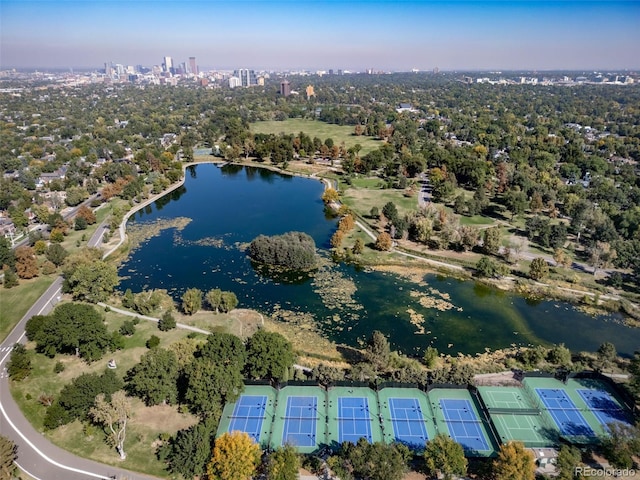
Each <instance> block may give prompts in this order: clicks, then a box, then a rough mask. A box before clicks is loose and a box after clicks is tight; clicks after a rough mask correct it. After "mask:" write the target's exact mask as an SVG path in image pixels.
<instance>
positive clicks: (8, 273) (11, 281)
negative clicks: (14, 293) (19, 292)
mask: <svg viewBox="0 0 640 480" xmlns="http://www.w3.org/2000/svg"><path fill="white" fill-rule="evenodd" d="M2 273H3V274H4V280H3V282H2V286H3V287H4V288H13V287H17V286H18V275H16V272H14V271H13V270H12V269H11V268H9V267H8V266H6V265H5V266H4V268H3V269H2Z"/></svg>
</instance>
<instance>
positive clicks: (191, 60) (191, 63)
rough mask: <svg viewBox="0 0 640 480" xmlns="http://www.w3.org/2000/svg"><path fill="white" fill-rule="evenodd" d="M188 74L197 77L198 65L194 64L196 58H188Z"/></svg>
mask: <svg viewBox="0 0 640 480" xmlns="http://www.w3.org/2000/svg"><path fill="white" fill-rule="evenodd" d="M189 73H193V74H194V75H198V65H197V64H196V57H189Z"/></svg>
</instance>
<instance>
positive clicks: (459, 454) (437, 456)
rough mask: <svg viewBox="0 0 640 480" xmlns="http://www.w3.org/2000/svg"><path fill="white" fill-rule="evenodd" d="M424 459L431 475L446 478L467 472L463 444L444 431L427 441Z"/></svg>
mask: <svg viewBox="0 0 640 480" xmlns="http://www.w3.org/2000/svg"><path fill="white" fill-rule="evenodd" d="M424 461H425V465H426V467H427V472H428V473H429V474H430V475H433V476H438V478H444V479H445V480H450V479H451V478H453V476H454V475H466V473H467V459H466V458H465V456H464V449H463V448H462V445H460V444H459V443H457V442H456V441H455V440H453V439H452V438H450V437H448V436H447V435H445V434H442V433H439V434H438V435H436V436H435V437H434V438H433V440H429V441H428V442H427V444H426V446H425V449H424Z"/></svg>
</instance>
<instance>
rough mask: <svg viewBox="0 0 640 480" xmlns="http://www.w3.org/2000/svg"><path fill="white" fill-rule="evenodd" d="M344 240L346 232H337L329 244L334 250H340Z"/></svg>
mask: <svg viewBox="0 0 640 480" xmlns="http://www.w3.org/2000/svg"><path fill="white" fill-rule="evenodd" d="M343 239H344V232H343V231H342V230H336V231H335V233H334V234H333V235H332V236H331V240H330V241H329V244H330V245H331V248H333V249H339V248H340V247H341V246H342V240H343Z"/></svg>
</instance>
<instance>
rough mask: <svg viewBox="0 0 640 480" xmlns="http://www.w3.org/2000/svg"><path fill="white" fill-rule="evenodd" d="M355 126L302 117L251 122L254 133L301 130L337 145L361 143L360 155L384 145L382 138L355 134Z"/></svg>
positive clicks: (295, 131)
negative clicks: (375, 138)
mask: <svg viewBox="0 0 640 480" xmlns="http://www.w3.org/2000/svg"><path fill="white" fill-rule="evenodd" d="M353 128H354V127H353V126H350V125H345V126H340V125H333V124H330V123H325V122H320V121H316V120H303V119H300V118H290V119H287V120H283V121H276V120H271V121H266V122H256V123H252V124H251V131H252V132H253V133H267V134H269V133H271V134H274V135H278V134H280V133H285V134H287V135H289V134H293V135H297V134H298V133H300V132H304V133H306V134H307V135H309V136H310V137H311V138H313V137H318V138H319V139H320V140H322V141H323V142H324V141H325V140H326V139H327V138H331V139H333V142H334V143H335V144H336V145H340V144H341V143H342V142H344V144H345V145H346V147H347V148H349V147H353V146H354V145H355V144H356V143H359V144H360V145H361V146H362V150H360V155H366V154H367V153H369V152H371V151H372V150H376V149H377V148H378V147H379V146H380V145H382V141H381V140H374V139H373V138H372V137H365V136H360V137H357V136H355V135H354V134H353Z"/></svg>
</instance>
